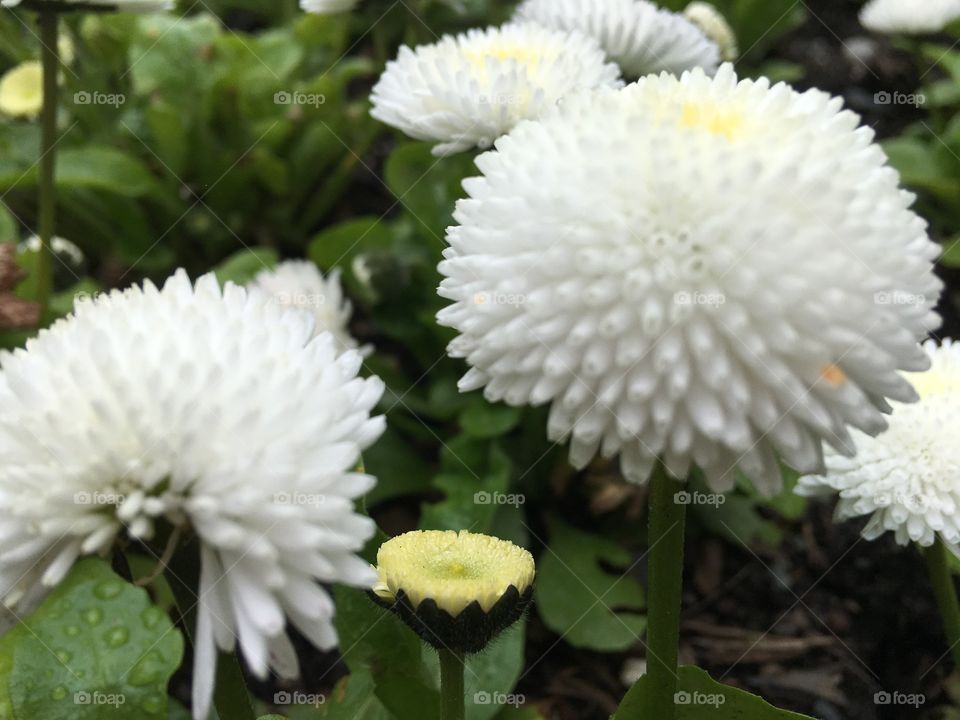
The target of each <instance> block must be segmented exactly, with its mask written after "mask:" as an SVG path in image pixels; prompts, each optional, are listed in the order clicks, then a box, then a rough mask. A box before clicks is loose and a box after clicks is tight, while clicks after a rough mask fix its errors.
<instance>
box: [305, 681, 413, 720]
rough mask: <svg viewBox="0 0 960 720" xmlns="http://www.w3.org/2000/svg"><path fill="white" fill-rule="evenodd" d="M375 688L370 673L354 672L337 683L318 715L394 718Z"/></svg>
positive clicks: (329, 719) (339, 719)
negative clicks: (378, 696)
mask: <svg viewBox="0 0 960 720" xmlns="http://www.w3.org/2000/svg"><path fill="white" fill-rule="evenodd" d="M375 689H376V688H375V686H374V682H373V676H372V675H371V674H370V673H368V672H365V671H357V672H352V673H350V674H349V675H348V676H347V677H345V678H343V679H342V680H341V681H340V682H338V683H337V685H336V687H335V688H334V689H333V693H332V697H331V698H329V699H328V700H327V702H326V703H324V705H323V706H322V707H321V709H320V714H319V715H318V717H320V718H324V720H394V716H393V715H391V714H390V711H389V710H387V709H386V708H385V707H384V706H383V703H381V702H380V700H379V699H378V698H377V696H376V694H375V692H374V691H375Z"/></svg>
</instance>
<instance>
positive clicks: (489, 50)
mask: <svg viewBox="0 0 960 720" xmlns="http://www.w3.org/2000/svg"><path fill="white" fill-rule="evenodd" d="M467 58H468V59H469V60H470V62H472V63H473V64H474V65H479V66H481V67H482V66H484V65H486V63H487V60H497V61H499V62H506V61H507V60H513V61H514V62H516V63H519V64H520V65H534V64H536V63H537V62H538V61H540V60H541V59H542V58H543V56H542V55H541V53H539V52H537V51H535V50H531V49H530V48H526V47H520V46H519V45H491V46H489V47H486V48H483V49H476V50H471V51H469V52H468V53H467Z"/></svg>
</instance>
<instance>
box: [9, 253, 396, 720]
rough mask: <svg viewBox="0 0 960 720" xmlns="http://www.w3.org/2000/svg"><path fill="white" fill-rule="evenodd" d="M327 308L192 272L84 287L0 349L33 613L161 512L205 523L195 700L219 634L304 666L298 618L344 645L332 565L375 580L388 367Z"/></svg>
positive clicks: (319, 640) (15, 550)
mask: <svg viewBox="0 0 960 720" xmlns="http://www.w3.org/2000/svg"><path fill="white" fill-rule="evenodd" d="M311 338H313V318H312V316H311V315H310V314H309V313H306V312H290V311H287V310H285V309H283V308H282V307H280V306H279V305H278V304H277V303H276V302H274V301H273V299H272V297H271V296H269V295H267V294H266V293H264V292H262V291H260V290H258V289H249V290H245V289H242V288H239V287H237V286H235V285H232V284H227V286H226V288H225V289H224V290H223V291H221V289H220V287H219V285H218V284H217V281H216V279H215V278H214V277H213V276H212V275H207V276H205V277H203V278H201V279H200V280H199V281H198V282H197V283H196V285H195V286H194V285H192V284H191V283H190V280H189V279H188V278H187V276H186V274H185V273H183V272H182V271H181V272H178V273H177V274H176V275H174V276H173V277H171V278H170V279H169V280H168V281H167V282H166V284H165V285H164V286H163V288H162V289H157V288H156V287H154V286H153V285H152V284H150V283H149V282H148V283H146V284H145V285H144V286H143V287H142V288H140V287H133V288H130V289H128V290H126V291H123V292H120V291H114V292H112V293H110V294H109V295H105V296H100V297H98V298H96V299H94V300H85V301H82V302H78V304H77V306H76V309H75V313H74V315H73V316H71V317H69V318H67V319H65V320H62V321H59V322H57V323H56V324H54V325H53V326H52V327H51V328H50V329H49V330H47V331H42V332H41V333H40V335H39V336H38V337H37V338H35V339H34V340H31V341H29V342H28V343H27V346H26V348H25V349H23V350H17V351H15V352H13V353H5V354H3V355H2V356H0V536H2V537H3V538H4V552H3V553H2V554H0V597H2V598H3V602H4V604H5V605H6V606H7V607H8V608H11V609H12V610H14V611H15V612H17V613H22V612H25V611H28V610H29V609H30V607H31V606H32V605H33V604H34V603H36V602H37V601H38V600H39V599H41V598H42V597H43V595H44V594H45V593H46V592H47V590H49V588H51V587H53V586H54V585H56V584H57V583H58V582H60V580H62V579H63V577H64V576H65V575H66V573H67V572H68V571H69V569H70V567H71V566H72V565H73V563H74V561H75V560H76V559H77V558H78V557H80V556H82V555H88V554H92V553H105V552H107V551H108V550H109V549H110V548H111V547H112V545H113V543H114V541H115V539H116V538H117V537H118V536H121V535H125V536H127V537H130V538H134V539H143V540H149V539H151V538H152V537H153V536H154V533H155V528H156V526H157V524H158V523H164V524H165V525H167V526H188V527H189V528H190V529H192V531H193V532H194V533H196V535H197V536H198V537H199V539H200V548H201V551H200V552H201V568H202V569H201V577H200V587H199V589H198V597H199V606H198V607H199V610H198V618H197V628H196V632H195V635H194V641H195V654H196V660H195V668H194V676H193V682H194V709H193V710H194V716H195V717H196V718H197V719H198V720H203V719H205V718H206V717H207V709H208V707H209V703H210V697H211V693H212V689H213V683H214V668H215V665H216V657H217V648H220V649H223V650H232V649H233V648H234V646H235V644H239V647H240V649H241V650H242V652H243V656H244V657H245V659H246V661H247V664H248V666H249V667H250V669H251V670H252V671H253V672H254V673H255V674H257V675H258V676H261V677H264V676H266V674H267V672H268V669H269V668H273V669H274V670H275V671H276V672H277V673H279V674H280V675H282V676H284V677H289V676H293V675H296V674H297V658H296V654H295V652H294V649H293V646H292V644H291V642H290V640H289V639H288V637H287V635H286V632H285V625H286V623H287V621H289V622H290V623H291V624H292V625H293V626H295V627H296V628H297V629H299V630H300V632H302V633H303V634H304V635H305V636H306V637H308V638H309V639H310V640H311V641H312V642H313V643H314V644H315V645H317V646H318V647H320V648H330V647H332V646H333V645H334V644H335V643H336V634H335V631H334V628H333V625H332V622H331V617H332V615H333V605H332V602H331V600H330V598H329V597H328V595H327V593H326V592H325V591H324V590H323V588H322V587H321V586H320V584H319V583H320V582H341V583H346V584H349V585H357V586H360V587H372V585H373V584H374V582H375V581H376V574H375V573H374V572H373V571H372V570H371V568H370V566H369V565H368V564H367V563H365V562H363V561H362V560H361V559H360V558H359V557H357V555H356V553H357V551H358V550H360V549H361V548H362V547H363V545H364V543H365V542H366V540H367V539H368V538H370V536H371V535H372V534H373V531H374V525H373V521H371V520H370V519H369V518H367V517H364V516H361V515H359V514H358V513H356V512H355V511H354V506H353V500H354V498H356V497H358V496H360V495H362V494H364V493H365V492H367V491H368V490H369V489H370V488H371V487H372V486H373V484H374V482H375V480H374V478H373V477H370V476H368V475H365V474H363V473H360V472H356V471H355V468H356V465H357V462H358V460H359V457H360V452H361V451H362V450H363V449H364V448H366V447H368V446H369V445H370V444H371V443H372V442H373V441H374V440H376V439H377V437H378V436H379V435H380V434H381V432H382V431H383V428H384V421H383V418H382V417H373V418H372V417H371V416H370V413H371V411H372V409H373V407H374V405H375V404H376V403H377V402H378V400H379V398H380V396H381V394H382V392H383V383H382V382H381V381H380V380H379V379H376V378H373V379H369V380H364V379H361V378H359V377H357V372H358V370H359V368H360V356H359V355H358V354H357V353H356V352H355V351H347V352H341V350H340V348H338V347H337V345H336V342H335V340H334V336H333V335H331V334H330V333H323V334H321V335H320V336H318V337H316V338H313V339H311Z"/></svg>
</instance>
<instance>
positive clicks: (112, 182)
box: [57, 145, 157, 198]
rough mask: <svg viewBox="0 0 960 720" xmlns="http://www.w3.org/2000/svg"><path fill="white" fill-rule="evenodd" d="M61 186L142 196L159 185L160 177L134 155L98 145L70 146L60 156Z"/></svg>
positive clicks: (59, 182) (58, 183) (59, 181)
mask: <svg viewBox="0 0 960 720" xmlns="http://www.w3.org/2000/svg"><path fill="white" fill-rule="evenodd" d="M57 185H59V186H62V187H68V188H96V189H100V190H107V191H109V192H113V193H116V194H117V195H123V196H125V197H133V198H135V197H142V196H143V195H147V194H148V193H150V192H151V191H152V190H153V189H154V188H156V187H157V181H156V178H154V177H153V175H151V174H150V171H149V170H148V169H147V167H146V166H145V165H144V164H143V163H142V162H140V160H138V159H136V158H134V157H133V156H131V155H126V154H124V153H123V152H121V151H119V150H117V149H115V148H111V147H103V146H98V145H87V146H85V147H82V148H66V149H64V150H63V151H62V152H61V153H60V155H59V157H58V159H57Z"/></svg>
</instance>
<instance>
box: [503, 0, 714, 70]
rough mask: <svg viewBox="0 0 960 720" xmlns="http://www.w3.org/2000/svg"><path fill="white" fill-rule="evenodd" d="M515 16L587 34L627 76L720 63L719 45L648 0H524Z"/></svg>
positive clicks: (685, 19) (681, 19)
mask: <svg viewBox="0 0 960 720" xmlns="http://www.w3.org/2000/svg"><path fill="white" fill-rule="evenodd" d="M515 17H516V19H518V20H522V21H526V22H535V23H539V24H540V25H543V26H545V27H549V28H554V29H557V30H567V31H569V30H579V31H580V32H584V33H586V34H587V35H589V36H590V37H592V38H595V39H596V40H597V41H598V42H599V43H600V46H601V47H602V48H603V50H604V51H605V52H606V54H607V57H608V58H610V59H611V60H613V61H615V62H616V63H618V64H619V65H620V67H621V69H622V70H623V73H624V75H626V76H628V77H634V78H636V77H641V76H643V75H649V74H653V73H659V72H662V71H666V72H671V73H674V74H676V75H679V74H680V73H682V72H683V71H684V70H692V69H693V68H695V67H701V68H703V69H704V70H706V71H707V72H708V73H713V72H714V71H716V69H717V66H718V65H719V63H720V50H719V48H718V47H717V45H716V43H714V42H713V41H711V40H710V39H709V38H708V37H707V36H706V35H705V34H704V32H703V31H702V30H701V29H700V28H699V27H697V26H696V25H694V24H693V23H692V22H690V21H689V20H688V19H687V18H685V17H683V16H682V15H679V14H677V13H673V12H670V11H669V10H664V9H663V8H659V7H657V6H656V5H654V4H653V3H652V2H648V1H647V0H525V1H524V2H523V3H522V4H521V5H520V7H519V8H518V9H517V13H516V15H515Z"/></svg>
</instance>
